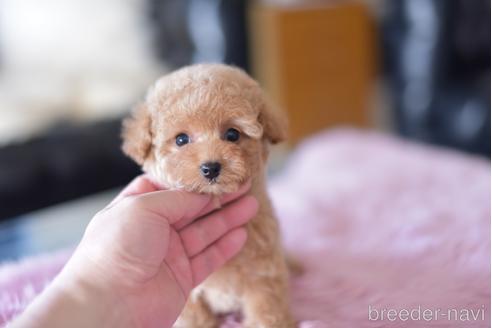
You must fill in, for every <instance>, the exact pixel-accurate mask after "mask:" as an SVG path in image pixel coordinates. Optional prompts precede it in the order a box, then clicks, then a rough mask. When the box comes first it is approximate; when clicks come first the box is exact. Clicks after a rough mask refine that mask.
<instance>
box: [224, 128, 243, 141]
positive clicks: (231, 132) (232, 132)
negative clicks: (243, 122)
mask: <svg viewBox="0 0 492 328" xmlns="http://www.w3.org/2000/svg"><path fill="white" fill-rule="evenodd" d="M240 135H241V134H240V133H239V131H238V130H236V129H234V128H230V129H228V130H227V131H226V133H225V134H224V139H225V140H227V141H230V142H236V141H238V140H239V137H240Z"/></svg>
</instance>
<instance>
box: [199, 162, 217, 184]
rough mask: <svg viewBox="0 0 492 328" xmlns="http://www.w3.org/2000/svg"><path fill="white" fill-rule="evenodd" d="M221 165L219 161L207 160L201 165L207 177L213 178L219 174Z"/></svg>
mask: <svg viewBox="0 0 492 328" xmlns="http://www.w3.org/2000/svg"><path fill="white" fill-rule="evenodd" d="M220 167H221V166H220V163H218V162H207V163H203V164H202V165H200V172H201V173H202V175H203V176H204V177H205V178H207V179H209V180H212V179H215V178H216V177H218V176H219V174H220Z"/></svg>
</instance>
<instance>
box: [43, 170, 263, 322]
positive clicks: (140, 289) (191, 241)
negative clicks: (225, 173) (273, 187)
mask: <svg viewBox="0 0 492 328" xmlns="http://www.w3.org/2000/svg"><path fill="white" fill-rule="evenodd" d="M248 189H249V184H247V185H245V186H243V187H242V188H241V189H240V190H239V191H238V192H236V193H234V194H229V195H225V196H223V197H222V198H220V199H219V202H220V204H226V205H225V207H223V208H221V209H219V210H217V211H215V212H212V211H213V210H215V209H216V207H217V206H216V205H215V204H216V201H214V200H213V199H212V196H209V195H198V194H192V193H187V192H183V191H167V190H158V189H157V188H156V187H155V186H154V185H153V184H152V183H151V182H150V181H149V180H148V179H147V178H146V177H145V176H140V177H138V178H136V179H135V180H134V181H133V182H132V183H130V184H129V185H128V187H127V188H125V190H123V191H122V193H121V194H120V195H119V196H118V197H117V198H116V199H115V200H114V201H113V202H112V203H111V204H110V205H108V206H107V207H106V208H105V209H103V210H102V211H100V212H99V213H97V214H96V216H95V217H94V218H93V219H92V221H91V222H90V224H89V225H88V227H87V229H86V232H85V234H84V237H83V238H82V241H81V242H80V244H79V246H78V247H77V249H76V251H75V253H74V255H73V256H72V258H71V259H70V260H69V262H68V263H67V265H66V267H65V268H64V270H63V271H62V273H61V274H60V275H59V276H58V277H57V279H56V280H55V282H54V285H55V287H54V288H53V289H58V290H60V291H61V292H62V293H63V294H65V295H67V294H70V293H72V294H74V295H79V296H78V297H79V299H78V300H77V302H79V303H83V304H86V306H89V308H90V307H94V309H93V311H95V312H96V313H98V312H102V313H100V317H101V320H103V321H104V322H106V323H107V325H110V326H111V325H114V322H115V320H116V321H118V326H119V327H122V326H142V327H170V326H172V324H173V323H174V321H175V320H176V319H177V317H178V315H179V314H180V312H181V310H182V308H183V307H184V304H185V301H186V299H187V297H188V296H189V293H190V291H191V289H192V288H193V287H195V286H196V285H197V284H199V283H200V282H201V281H203V280H204V279H205V278H206V277H207V276H208V275H210V274H211V273H212V272H213V271H215V270H216V269H218V268H219V267H220V266H222V265H223V264H224V263H225V262H226V261H227V260H229V259H231V258H232V257H233V256H234V255H236V254H237V253H238V252H239V251H240V249H241V248H242V246H243V245H244V243H245V241H246V238H247V236H246V230H245V228H244V227H242V226H243V225H244V224H245V223H246V222H247V221H248V220H249V219H250V218H251V217H252V216H254V214H255V213H256V211H257V209H258V203H257V201H256V200H255V199H254V198H253V197H252V196H243V195H244V194H245V193H246V191H247V190H248ZM217 205H218V204H217ZM197 218H200V219H198V220H195V219H197ZM38 303H39V302H38ZM88 304H89V305H88ZM91 304H92V305H91ZM89 312H90V311H89ZM92 314H93V315H94V313H92ZM90 315H91V314H89V316H90ZM104 315H106V317H105V316H104ZM96 317H97V316H96ZM84 319H85V320H89V319H90V318H88V317H87V316H86V317H85V318H84ZM99 324H101V321H99ZM55 326H56V325H55ZM71 326H73V325H71ZM98 326H99V325H98Z"/></svg>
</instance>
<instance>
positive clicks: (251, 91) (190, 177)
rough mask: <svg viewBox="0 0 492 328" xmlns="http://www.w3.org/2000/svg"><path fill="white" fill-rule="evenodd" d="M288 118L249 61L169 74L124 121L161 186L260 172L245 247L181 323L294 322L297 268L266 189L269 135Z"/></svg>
mask: <svg viewBox="0 0 492 328" xmlns="http://www.w3.org/2000/svg"><path fill="white" fill-rule="evenodd" d="M285 137H286V119H285V117H284V116H283V115H282V113H280V112H278V111H276V110H275V109H274V108H273V107H272V106H270V105H269V104H268V103H267V101H266V100H265V97H264V94H263V92H262V90H261V89H260V87H259V85H258V83H257V82H255V81H254V80H253V79H252V78H250V77H249V76H248V75H247V74H246V73H244V72H243V71H241V70H240V69H237V68H234V67H230V66H226V65H221V64H200V65H194V66H189V67H185V68H182V69H180V70H178V71H175V72H173V73H171V74H169V75H166V76H164V77H162V78H161V79H160V80H158V81H157V82H156V83H155V85H154V86H153V87H152V88H151V89H150V90H149V92H148V94H147V97H146V100H145V102H143V103H142V104H141V105H139V106H138V107H137V108H136V109H135V111H134V113H133V116H132V117H130V118H128V119H126V120H125V122H124V129H123V139H124V143H123V150H124V152H125V153H126V154H127V155H129V156H130V157H131V158H133V159H134V160H135V161H136V162H137V163H139V164H140V165H142V168H143V170H144V171H145V172H147V173H148V174H149V175H150V176H151V178H152V179H153V180H154V181H155V182H156V183H158V184H160V185H161V186H162V187H165V188H168V189H183V190H187V191H192V192H198V193H209V194H213V195H220V194H223V193H229V192H233V191H235V190H237V189H238V188H239V187H240V186H241V185H242V184H244V183H245V182H246V181H248V180H251V181H252V187H251V190H250V194H252V195H254V196H255V197H256V198H257V199H258V201H259V204H260V207H259V211H258V214H257V216H256V217H255V218H253V219H252V220H251V221H250V222H249V223H248V225H247V230H248V241H247V242H246V245H245V247H244V249H243V250H242V251H241V253H240V254H238V255H237V256H236V257H235V258H234V259H233V260H232V261H230V262H229V263H227V264H226V265H225V266H224V267H223V268H222V269H220V270H219V271H217V272H215V273H214V274H212V275H211V276H210V277H209V278H208V279H207V280H205V281H204V282H203V283H202V284H200V285H199V286H198V287H196V288H195V289H194V290H193V292H192V295H191V297H190V299H189V300H188V303H187V305H186V307H185V309H184V311H183V313H182V314H181V316H180V318H179V319H178V321H177V322H176V324H175V327H197V328H208V327H218V325H219V321H218V319H217V316H216V314H222V313H228V312H240V313H241V314H242V317H243V327H248V328H276V327H278V328H289V327H294V326H295V323H294V320H293V318H292V317H291V315H290V312H289V297H288V269H287V264H286V260H285V257H284V254H283V251H282V247H281V240H280V235H279V228H278V223H277V220H276V219H275V215H274V213H273V210H272V206H271V204H270V200H269V198H268V195H267V192H266V185H265V166H266V160H267V157H268V152H269V146H270V144H276V143H278V142H280V141H282V140H284V139H285Z"/></svg>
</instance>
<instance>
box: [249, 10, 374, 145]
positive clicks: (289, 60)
mask: <svg viewBox="0 0 492 328" xmlns="http://www.w3.org/2000/svg"><path fill="white" fill-rule="evenodd" d="M249 18H250V21H249V22H250V28H251V33H250V35H251V49H252V60H253V72H254V75H256V78H258V79H259V81H260V83H261V84H262V85H263V87H264V88H265V89H266V91H267V93H269V94H270V96H271V97H272V98H273V100H274V101H275V102H276V103H277V104H278V105H280V106H282V107H283V108H284V109H285V110H286V111H287V112H288V115H289V119H290V131H289V132H290V133H289V135H290V142H291V144H295V143H296V142H298V141H299V140H300V139H302V138H304V137H305V136H307V135H309V134H312V133H314V132H316V131H318V130H321V129H324V128H326V127H332V126H337V125H355V126H367V125H369V121H370V118H369V116H370V113H369V107H370V103H371V91H372V90H371V89H372V87H373V79H374V73H375V66H376V65H375V44H374V43H375V42H374V41H375V37H374V36H375V35H374V34H375V33H374V30H375V29H374V26H373V24H372V20H371V15H370V12H369V10H368V9H367V8H366V7H365V6H364V5H362V4H360V3H359V2H351V1H345V2H342V1H333V2H328V4H326V2H325V4H324V5H316V6H277V5H272V4H265V3H262V2H257V3H255V4H254V5H253V6H252V8H251V10H250V13H249Z"/></svg>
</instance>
